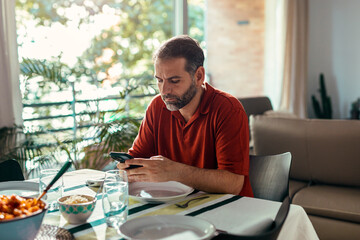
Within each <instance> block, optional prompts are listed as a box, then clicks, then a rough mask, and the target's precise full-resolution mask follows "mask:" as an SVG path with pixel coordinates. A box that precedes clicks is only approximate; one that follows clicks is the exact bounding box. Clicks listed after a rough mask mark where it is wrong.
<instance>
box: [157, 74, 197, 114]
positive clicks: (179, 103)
mask: <svg viewBox="0 0 360 240" xmlns="http://www.w3.org/2000/svg"><path fill="white" fill-rule="evenodd" d="M196 92H197V89H196V85H195V80H194V79H193V81H192V83H191V85H190V87H189V88H188V90H186V92H185V93H184V94H183V95H182V96H180V97H178V96H176V95H172V94H166V95H161V98H162V100H163V101H164V103H165V105H166V108H167V109H168V110H169V111H177V110H179V109H181V108H183V107H185V106H186V105H187V104H188V103H189V102H190V101H191V100H192V99H193V98H194V97H195V95H196ZM167 98H172V99H175V101H171V102H166V99H167Z"/></svg>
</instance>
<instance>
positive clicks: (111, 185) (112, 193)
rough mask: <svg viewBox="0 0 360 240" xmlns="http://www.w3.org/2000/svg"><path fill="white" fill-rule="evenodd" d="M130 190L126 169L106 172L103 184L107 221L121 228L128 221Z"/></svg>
mask: <svg viewBox="0 0 360 240" xmlns="http://www.w3.org/2000/svg"><path fill="white" fill-rule="evenodd" d="M128 192H129V190H128V180H127V175H126V171H123V170H110V171H107V172H106V174H105V179H104V185H103V199H102V204H103V210H104V215H105V219H106V223H107V225H108V226H110V227H114V228H117V229H118V228H119V227H120V226H121V224H123V223H124V222H126V220H127V216H128V206H129V193H128Z"/></svg>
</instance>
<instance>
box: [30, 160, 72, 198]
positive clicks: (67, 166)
mask: <svg viewBox="0 0 360 240" xmlns="http://www.w3.org/2000/svg"><path fill="white" fill-rule="evenodd" d="M71 164H72V161H68V162H66V163H65V164H64V166H62V168H61V169H60V170H59V172H58V173H57V174H56V175H55V177H54V178H53V179H52V180H51V182H50V183H49V184H48V185H47V186H46V188H45V189H44V191H43V192H42V194H41V195H40V196H39V197H38V199H37V201H40V199H41V198H42V197H43V196H44V195H45V194H46V193H47V191H48V190H49V189H50V188H51V187H52V186H53V185H54V183H56V181H57V180H59V178H60V177H61V176H62V175H63V174H64V173H65V172H66V171H67V170H68V169H69V167H70V166H71Z"/></svg>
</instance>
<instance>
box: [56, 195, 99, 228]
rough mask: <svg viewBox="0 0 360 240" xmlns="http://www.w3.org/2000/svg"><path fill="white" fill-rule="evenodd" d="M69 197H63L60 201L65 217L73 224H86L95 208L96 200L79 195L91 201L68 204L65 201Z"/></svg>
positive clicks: (61, 210)
mask: <svg viewBox="0 0 360 240" xmlns="http://www.w3.org/2000/svg"><path fill="white" fill-rule="evenodd" d="M70 196H71V195H69V196H65V197H61V198H59V199H58V203H59V206H60V212H61V214H62V215H63V217H64V218H65V219H66V221H68V223H71V224H80V223H84V222H86V220H87V219H88V218H89V217H90V215H91V214H92V212H93V211H94V208H95V203H96V198H94V197H92V196H88V195H78V196H81V197H84V198H87V199H88V200H89V201H88V202H86V203H76V204H66V203H64V201H65V200H66V199H67V198H69V197H70Z"/></svg>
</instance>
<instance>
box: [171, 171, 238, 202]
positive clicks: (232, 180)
mask: <svg viewBox="0 0 360 240" xmlns="http://www.w3.org/2000/svg"><path fill="white" fill-rule="evenodd" d="M179 171H180V172H179V175H178V176H177V178H178V179H176V181H178V182H181V183H183V184H185V185H188V186H191V187H193V188H194V189H197V190H201V191H205V192H209V193H230V194H234V195H238V194H239V193H240V191H241V190H242V187H243V185H244V176H243V175H238V174H235V173H231V172H229V171H226V170H219V169H201V168H197V167H192V166H188V165H183V166H182V167H181V168H180V169H179Z"/></svg>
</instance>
